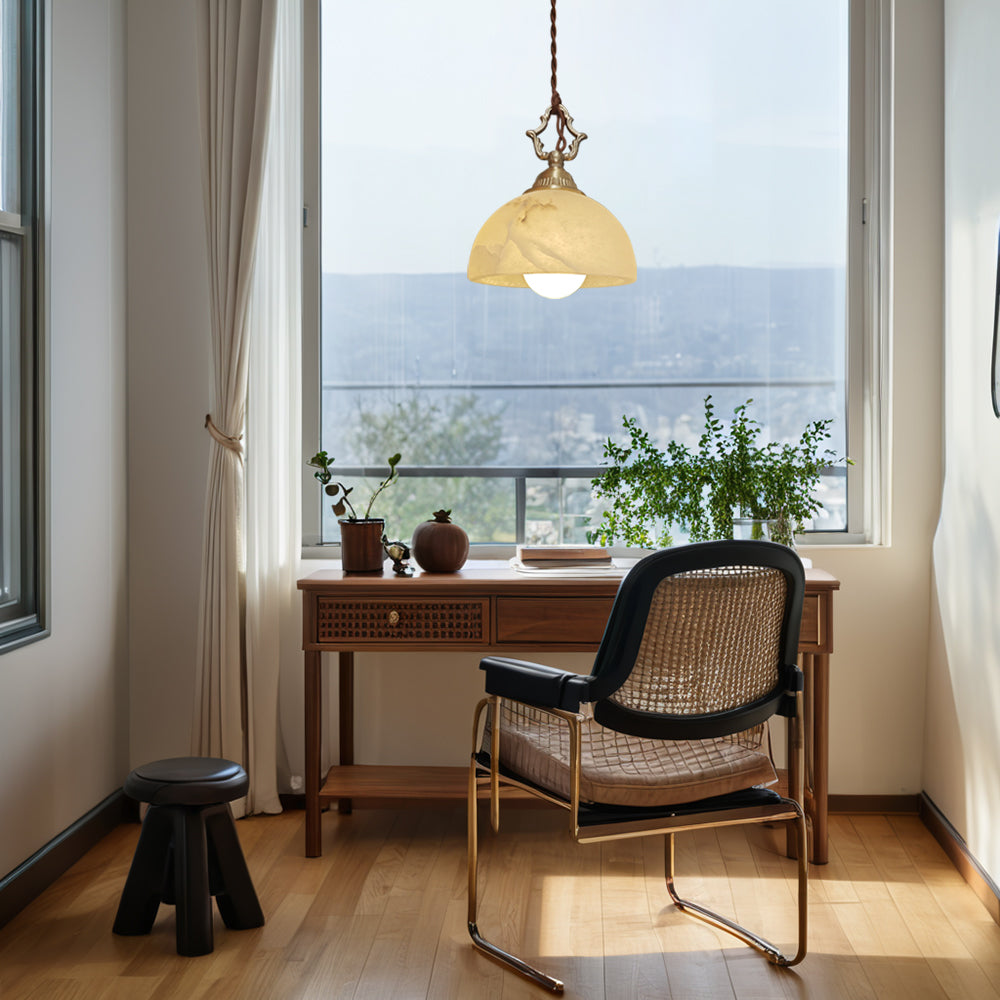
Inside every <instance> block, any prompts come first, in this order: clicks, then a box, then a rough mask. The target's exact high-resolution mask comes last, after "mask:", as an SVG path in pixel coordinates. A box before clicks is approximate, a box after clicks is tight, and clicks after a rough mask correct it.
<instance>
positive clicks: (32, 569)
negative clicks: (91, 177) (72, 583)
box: [0, 0, 44, 650]
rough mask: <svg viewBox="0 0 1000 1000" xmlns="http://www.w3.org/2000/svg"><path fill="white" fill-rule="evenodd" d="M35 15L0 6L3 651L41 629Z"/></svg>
mask: <svg viewBox="0 0 1000 1000" xmlns="http://www.w3.org/2000/svg"><path fill="white" fill-rule="evenodd" d="M38 6H40V5H38V4H34V3H31V2H29V0H0V650H2V649H5V648H10V647H12V646H14V645H17V644H19V643H21V642H24V641H26V640H29V639H32V638H35V637H37V636H39V635H40V634H42V633H43V630H44V625H43V622H42V595H41V577H42V574H41V565H40V552H41V511H42V505H41V495H40V479H39V464H40V462H39V457H40V456H39V418H38V406H39V331H38V322H39V310H38V299H39V296H38V286H39V274H38V268H39V263H38V252H39V239H38V236H39V225H38V211H37V206H38V203H39V199H38V195H39V190H38V189H39V183H38V177H39V172H38V165H39V161H40V157H39V136H40V133H41V130H40V127H39V117H40V114H39V108H40V102H39V85H38V81H39V79H40V77H39V75H38V70H39V64H40V62H41V59H40V50H39V47H38V39H39V37H40V34H39V30H38V28H39V26H38V17H39V16H40V15H39V13H38V11H37V9H36V8H37V7H38Z"/></svg>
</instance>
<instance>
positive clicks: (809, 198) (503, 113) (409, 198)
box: [320, 0, 847, 274]
mask: <svg viewBox="0 0 1000 1000" xmlns="http://www.w3.org/2000/svg"><path fill="white" fill-rule="evenodd" d="M846 9H847V0H809V2H802V0H562V2H561V3H560V5H559V7H558V15H557V45H558V50H557V52H558V86H559V92H560V94H561V97H562V100H563V103H564V104H565V105H566V107H567V108H568V109H569V113H570V114H571V115H572V116H573V118H574V119H575V125H576V127H577V128H578V129H580V130H582V131H584V132H586V133H587V134H588V136H589V138H588V139H587V140H586V141H585V142H583V143H582V144H581V147H580V153H579V156H578V157H577V159H576V160H574V161H573V162H572V163H571V164H569V165H568V166H569V169H570V171H571V173H572V174H573V176H574V178H575V180H576V183H577V185H578V186H579V187H580V189H581V190H582V191H584V193H585V194H587V195H588V196H589V197H592V198H595V199H596V200H598V201H600V202H601V203H602V204H604V205H605V206H607V207H608V208H609V209H610V210H611V211H612V212H613V213H614V214H615V215H616V216H617V217H618V219H619V220H620V221H621V222H622V224H623V225H624V226H625V229H626V231H627V232H628V233H629V236H630V237H631V239H632V243H633V246H634V248H635V251H636V259H637V262H638V265H639V267H640V268H642V267H672V266H699V265H713V264H723V265H730V266H755V267H760V266H763V267H769V266H770V267H773V266H816V265H819V266H843V264H844V260H845V256H846V236H845V225H846V222H845V220H846V201H845V190H846V152H845V146H846V109H847V77H846V64H847V13H846ZM321 17H322V64H323V80H322V91H321V106H322V118H323V126H322V129H323V136H322V142H321V147H320V148H321V156H322V184H323V192H324V193H323V202H324V207H323V218H322V227H323V234H322V253H323V264H322V267H323V270H324V271H326V272H337V273H347V274H359V273H360V274H365V273H448V272H464V271H465V267H466V264H467V262H468V253H469V250H470V249H471V246H472V242H473V240H474V238H475V235H476V233H477V232H478V230H479V227H480V226H481V225H482V223H483V222H484V221H485V220H486V218H487V217H488V216H489V215H490V214H491V213H492V212H493V211H494V210H495V209H496V208H498V207H499V206H500V205H501V204H503V203H504V202H506V201H508V200H510V199H511V198H513V197H515V196H516V195H518V194H520V193H521V192H522V191H523V190H524V189H526V188H528V187H530V186H531V183H532V181H533V180H534V177H535V175H536V174H537V173H538V172H539V170H541V169H542V167H543V164H542V163H541V161H539V160H537V159H536V158H535V155H534V151H533V149H532V146H531V142H530V140H529V139H527V138H526V137H525V135H524V133H525V130H526V129H529V128H535V127H537V125H538V119H539V116H540V114H541V113H542V112H543V111H544V110H545V108H546V107H547V105H548V103H549V96H550V82H549V75H550V52H549V41H550V39H549V3H548V0H503V2H502V3H487V2H484V0H421V2H419V3H417V2H414V0H380V2H378V3H357V2H350V0H322V4H321ZM542 138H543V142H544V143H545V148H546V149H550V148H551V146H552V144H553V143H554V141H555V140H554V128H553V127H552V126H551V125H550V127H549V129H548V130H546V132H545V133H544V134H543V136H542Z"/></svg>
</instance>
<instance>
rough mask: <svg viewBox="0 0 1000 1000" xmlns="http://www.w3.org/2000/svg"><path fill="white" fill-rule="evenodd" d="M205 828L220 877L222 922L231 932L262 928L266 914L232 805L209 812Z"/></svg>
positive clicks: (209, 847)
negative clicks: (258, 897) (246, 857)
mask: <svg viewBox="0 0 1000 1000" xmlns="http://www.w3.org/2000/svg"><path fill="white" fill-rule="evenodd" d="M205 826H206V828H207V830H208V849H209V852H210V854H211V858H212V861H213V862H214V863H215V866H216V868H217V869H218V872H219V876H220V885H219V886H218V893H217V895H216V897H215V902H216V905H217V906H218V907H219V912H220V913H221V914H222V919H223V921H225V924H226V926H227V927H229V928H231V929H232V930H247V929H249V928H251V927H263V926H264V913H263V911H262V910H261V908H260V902H259V901H258V899H257V893H256V892H255V891H254V887H253V880H252V879H251V878H250V872H249V870H248V869H247V863H246V859H245V858H244V857H243V849H242V848H241V847H240V839H239V836H238V835H237V833H236V824H235V823H234V822H233V814H232V811H231V810H230V808H229V803H228V802H223V803H222V804H221V805H218V806H212V807H211V808H210V809H206V810H205Z"/></svg>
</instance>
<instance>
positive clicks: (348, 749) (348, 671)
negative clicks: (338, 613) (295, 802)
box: [337, 653, 354, 814]
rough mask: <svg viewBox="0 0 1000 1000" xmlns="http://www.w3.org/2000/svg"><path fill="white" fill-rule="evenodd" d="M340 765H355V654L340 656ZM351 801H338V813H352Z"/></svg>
mask: <svg viewBox="0 0 1000 1000" xmlns="http://www.w3.org/2000/svg"><path fill="white" fill-rule="evenodd" d="M339 712H340V763H341V764H353V763H354V654H353V653H341V654H340V699H339ZM350 811H351V800H350V799H338V800H337V812H339V813H345V814H347V813H350Z"/></svg>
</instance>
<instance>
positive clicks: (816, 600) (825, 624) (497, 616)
mask: <svg viewBox="0 0 1000 1000" xmlns="http://www.w3.org/2000/svg"><path fill="white" fill-rule="evenodd" d="M618 583H619V581H618V580H615V579H596V578H589V579H588V578H581V579H566V578H561V579H537V578H535V577H527V576H523V575H519V574H517V573H514V572H513V571H512V570H511V569H510V568H509V567H508V566H507V565H506V564H505V563H501V562H471V563H467V564H466V566H465V567H463V569H462V570H461V572H459V573H454V574H433V573H419V572H418V573H417V574H416V575H415V576H414V577H412V578H410V579H407V578H400V577H396V576H393V575H392V574H391V573H390V572H386V574H385V575H383V576H370V575H356V574H355V575H351V576H347V575H345V574H344V573H343V572H342V571H341V570H340V569H339V568H336V569H324V570H321V571H319V572H316V573H313V574H312V575H310V576H307V577H305V578H304V579H302V580H299V589H300V590H301V591H302V648H303V650H304V651H305V752H306V764H305V772H306V773H305V793H306V856H307V857H311V858H312V857H318V856H319V855H320V854H322V850H323V849H322V841H321V830H320V815H321V810H322V807H323V806H324V805H325V804H329V803H330V802H332V801H334V800H337V802H338V809H339V811H341V812H350V810H351V801H352V799H354V798H357V799H387V798H414V797H426V798H429V799H456V800H462V799H464V798H465V795H466V781H467V771H466V769H465V768H464V767H457V768H413V767H371V766H368V767H365V766H354V653H355V652H359V651H365V650H379V651H391V650H396V651H403V650H405V651H414V650H468V651H470V652H474V653H479V654H486V653H487V652H488V651H502V652H506V653H508V654H514V653H515V652H517V653H521V652H531V653H534V654H538V653H541V654H544V653H545V652H550V651H560V652H566V651H574V650H578V651H581V652H592V651H594V650H595V649H596V648H597V646H598V644H599V643H600V641H601V636H602V634H603V632H604V626H605V623H606V622H607V619H608V615H609V613H610V611H611V604H612V602H613V600H614V596H615V593H616V592H617V590H618ZM839 587H840V582H839V581H838V580H836V579H835V578H834V577H832V576H831V575H830V574H829V573H826V572H824V571H823V570H815V569H810V570H807V571H806V598H805V604H804V607H803V613H802V628H801V631H800V636H799V652H800V654H801V662H802V667H803V670H804V672H805V698H804V704H805V714H806V720H805V723H806V725H805V735H806V755H805V756H806V773H805V787H806V803H805V804H806V813H807V815H808V818H809V821H810V826H811V845H812V846H811V851H810V858H811V860H812V861H813V862H814V863H816V864H825V863H826V861H827V770H828V767H827V761H828V758H827V740H828V734H829V724H828V719H829V715H828V688H829V669H830V653H831V652H833V592H834V591H835V590H837V589H839ZM324 652H335V653H339V654H340V662H339V667H340V676H339V681H340V720H339V721H340V734H339V735H340V765H339V766H335V767H333V768H331V769H330V773H329V775H328V777H327V780H326V782H325V783H324V782H323V781H322V779H321V776H320V744H321V740H322V715H321V705H322V674H321V660H322V654H323V653H324ZM535 658H536V659H544V656H542V657H538V656H536V657H535ZM471 665H472V658H471V657H470V666H471ZM793 760H794V757H793V755H791V754H789V761H790V762H791V761H793ZM790 777H794V776H790Z"/></svg>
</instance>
